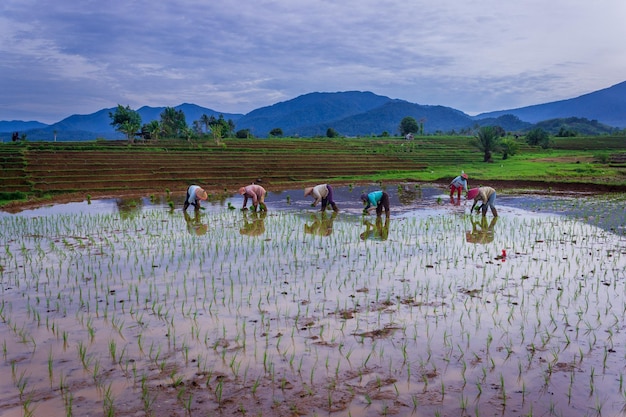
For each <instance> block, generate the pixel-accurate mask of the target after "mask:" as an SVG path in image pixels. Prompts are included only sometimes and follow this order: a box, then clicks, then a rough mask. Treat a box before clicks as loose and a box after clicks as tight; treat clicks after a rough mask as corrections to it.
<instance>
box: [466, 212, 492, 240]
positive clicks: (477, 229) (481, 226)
mask: <svg viewBox="0 0 626 417" xmlns="http://www.w3.org/2000/svg"><path fill="white" fill-rule="evenodd" d="M497 222H498V218H497V217H494V218H493V219H491V223H489V225H487V218H486V217H482V218H481V219H480V223H479V222H477V221H474V219H472V231H471V232H465V240H466V241H467V242H468V243H489V242H493V237H494V231H493V229H494V227H495V226H496V223H497Z"/></svg>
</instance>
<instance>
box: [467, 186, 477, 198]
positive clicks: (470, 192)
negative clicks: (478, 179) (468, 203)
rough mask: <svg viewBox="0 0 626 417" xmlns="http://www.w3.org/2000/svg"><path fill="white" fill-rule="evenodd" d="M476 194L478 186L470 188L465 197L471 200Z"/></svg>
mask: <svg viewBox="0 0 626 417" xmlns="http://www.w3.org/2000/svg"><path fill="white" fill-rule="evenodd" d="M477 195H478V188H472V189H471V190H469V191H468V192H467V199H468V200H473V199H475V198H476V196H477Z"/></svg>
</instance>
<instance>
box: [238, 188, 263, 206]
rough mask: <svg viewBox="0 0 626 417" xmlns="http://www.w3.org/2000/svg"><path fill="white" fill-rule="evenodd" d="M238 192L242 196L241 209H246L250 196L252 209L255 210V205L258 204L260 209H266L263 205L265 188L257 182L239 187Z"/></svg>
mask: <svg viewBox="0 0 626 417" xmlns="http://www.w3.org/2000/svg"><path fill="white" fill-rule="evenodd" d="M239 194H241V195H242V196H243V207H242V208H241V209H242V210H245V209H246V205H247V204H248V199H249V198H251V199H252V207H253V208H254V211H256V209H257V206H260V208H261V210H263V211H267V206H266V205H265V194H266V191H265V188H263V187H261V186H260V185H257V184H251V185H247V186H245V187H241V188H240V189H239Z"/></svg>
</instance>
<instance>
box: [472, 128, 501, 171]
mask: <svg viewBox="0 0 626 417" xmlns="http://www.w3.org/2000/svg"><path fill="white" fill-rule="evenodd" d="M499 137H500V135H499V134H498V131H497V130H496V129H495V128H494V127H493V126H483V127H481V128H480V129H479V130H478V132H477V133H476V136H475V137H474V140H473V141H472V144H473V145H474V146H476V147H477V148H478V149H480V150H481V152H483V155H484V157H483V162H491V154H492V153H493V152H495V151H496V150H497V149H498V138H499Z"/></svg>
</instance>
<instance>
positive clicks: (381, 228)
mask: <svg viewBox="0 0 626 417" xmlns="http://www.w3.org/2000/svg"><path fill="white" fill-rule="evenodd" d="M363 224H364V225H365V231H364V232H363V233H361V240H366V239H370V240H387V238H388V237H389V216H386V217H385V224H383V218H382V216H376V224H375V225H374V224H372V222H370V221H369V220H363Z"/></svg>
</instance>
